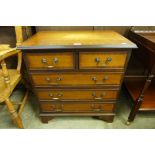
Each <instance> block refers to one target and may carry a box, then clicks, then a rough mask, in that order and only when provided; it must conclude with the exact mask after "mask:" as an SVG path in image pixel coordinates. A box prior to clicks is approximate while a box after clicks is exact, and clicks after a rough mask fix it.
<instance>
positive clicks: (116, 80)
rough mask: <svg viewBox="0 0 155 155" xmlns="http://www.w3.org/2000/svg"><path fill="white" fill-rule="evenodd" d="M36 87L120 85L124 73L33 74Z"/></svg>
mask: <svg viewBox="0 0 155 155" xmlns="http://www.w3.org/2000/svg"><path fill="white" fill-rule="evenodd" d="M31 76H32V80H33V83H34V85H35V86H54V85H56V86H59V85H61V86H87V85H92V86H95V85H119V84H120V82H121V79H122V73H116V72H115V73H108V72H107V73H106V72H89V73H88V72H67V73H62V72H59V73H44V74H32V75H31Z"/></svg>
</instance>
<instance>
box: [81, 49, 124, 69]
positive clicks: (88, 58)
mask: <svg viewBox="0 0 155 155" xmlns="http://www.w3.org/2000/svg"><path fill="white" fill-rule="evenodd" d="M126 58H127V53H126V52H123V53H119V52H115V51H114V52H81V53H79V68H80V69H102V68H122V69H123V68H124V65H125V62H126Z"/></svg>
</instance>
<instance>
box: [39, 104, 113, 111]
mask: <svg viewBox="0 0 155 155" xmlns="http://www.w3.org/2000/svg"><path fill="white" fill-rule="evenodd" d="M114 106H115V104H114V103H91V102H89V103H88V102H83V103H75V102H71V103H70V102H67V103H65V102H63V103H58V102H56V103H49V102H42V103H41V104H40V108H41V111H42V112H56V113H57V112H58V113H65V112H67V113H68V112H71V113H72V112H77V113H78V112H94V113H99V112H109V113H112V112H113V111H114Z"/></svg>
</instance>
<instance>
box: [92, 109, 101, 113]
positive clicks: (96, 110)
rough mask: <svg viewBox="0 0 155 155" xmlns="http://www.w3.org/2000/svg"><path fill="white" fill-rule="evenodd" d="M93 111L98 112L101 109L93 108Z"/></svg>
mask: <svg viewBox="0 0 155 155" xmlns="http://www.w3.org/2000/svg"><path fill="white" fill-rule="evenodd" d="M93 111H95V112H100V111H101V109H93Z"/></svg>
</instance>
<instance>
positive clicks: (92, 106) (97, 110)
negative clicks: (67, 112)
mask: <svg viewBox="0 0 155 155" xmlns="http://www.w3.org/2000/svg"><path fill="white" fill-rule="evenodd" d="M91 108H92V110H93V111H94V112H100V111H102V109H101V105H100V106H99V108H95V103H93V104H92V105H91Z"/></svg>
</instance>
